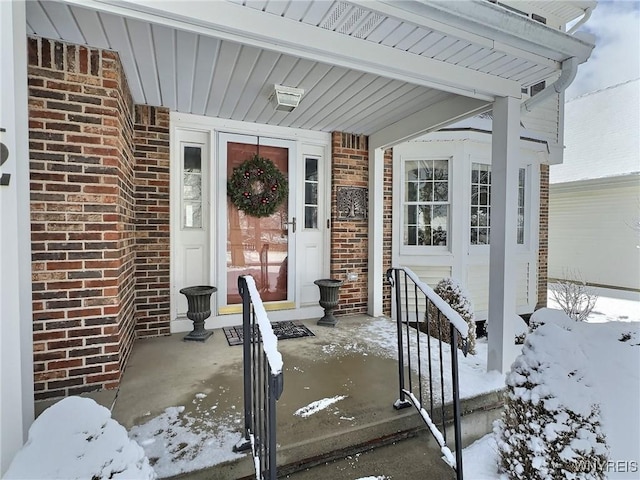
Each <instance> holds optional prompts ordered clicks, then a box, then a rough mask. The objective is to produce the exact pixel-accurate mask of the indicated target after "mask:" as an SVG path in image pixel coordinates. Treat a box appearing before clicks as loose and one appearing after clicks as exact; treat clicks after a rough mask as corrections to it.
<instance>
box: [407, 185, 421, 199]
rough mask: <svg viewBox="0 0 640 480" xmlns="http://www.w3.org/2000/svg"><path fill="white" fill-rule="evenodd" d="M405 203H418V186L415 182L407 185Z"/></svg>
mask: <svg viewBox="0 0 640 480" xmlns="http://www.w3.org/2000/svg"><path fill="white" fill-rule="evenodd" d="M405 201H407V202H416V201H418V184H417V183H416V182H409V183H407V194H406V198H405Z"/></svg>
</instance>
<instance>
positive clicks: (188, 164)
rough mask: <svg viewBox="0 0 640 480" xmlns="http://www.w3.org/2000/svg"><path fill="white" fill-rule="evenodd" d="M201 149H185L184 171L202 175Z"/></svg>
mask: <svg viewBox="0 0 640 480" xmlns="http://www.w3.org/2000/svg"><path fill="white" fill-rule="evenodd" d="M201 154H202V150H201V148H200V147H184V171H185V172H197V173H200V171H201V168H202V155H201Z"/></svg>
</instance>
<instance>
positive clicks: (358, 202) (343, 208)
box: [336, 187, 369, 220]
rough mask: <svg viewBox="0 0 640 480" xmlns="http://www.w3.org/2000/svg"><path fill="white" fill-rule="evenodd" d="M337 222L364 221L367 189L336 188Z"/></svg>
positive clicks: (366, 209) (367, 204)
mask: <svg viewBox="0 0 640 480" xmlns="http://www.w3.org/2000/svg"><path fill="white" fill-rule="evenodd" d="M336 197H337V202H338V219H339V220H365V219H366V218H367V213H368V208H369V203H368V198H367V189H366V188H363V187H338V188H337V192H336Z"/></svg>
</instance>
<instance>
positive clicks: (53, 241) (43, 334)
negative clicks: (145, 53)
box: [28, 38, 168, 399]
mask: <svg viewBox="0 0 640 480" xmlns="http://www.w3.org/2000/svg"><path fill="white" fill-rule="evenodd" d="M28 46H29V80H28V81H29V131H30V169H31V223H32V228H31V230H32V251H33V256H32V270H33V310H34V319H33V321H34V370H35V391H36V399H45V398H51V397H59V396H63V395H71V394H77V393H81V392H84V391H91V390H97V389H101V388H113V387H115V386H117V385H118V382H119V380H120V377H121V375H122V372H123V370H124V366H125V364H126V361H127V359H128V357H129V354H130V352H131V348H132V345H133V342H134V338H135V309H136V303H135V302H134V301H135V300H136V298H135V297H136V286H137V284H136V283H137V277H136V270H137V265H136V255H137V238H136V236H137V225H136V222H138V221H139V212H138V205H137V199H138V196H139V194H140V190H144V188H140V187H139V186H138V185H137V183H136V181H137V180H138V173H141V174H142V176H143V177H144V170H143V171H140V172H139V168H138V166H137V165H136V163H135V157H134V125H133V114H134V108H133V104H132V99H131V95H130V93H129V91H128V87H127V84H126V80H125V77H124V73H123V71H122V66H121V64H120V61H119V59H118V56H117V54H116V53H114V52H111V51H106V50H97V49H89V48H86V47H84V46H79V45H71V44H65V43H62V42H57V41H50V40H47V39H40V38H30V39H29V40H28ZM165 117H168V115H165ZM166 121H167V122H168V118H167V119H166ZM166 126H167V125H163V128H164V130H163V132H164V131H166ZM139 130H142V127H141V126H139V125H137V126H136V131H139ZM155 133H156V134H158V135H161V134H160V133H158V132H155ZM152 136H153V135H152ZM136 141H138V139H136ZM139 142H140V143H143V142H142V141H141V140H140V141H139ZM151 143H153V142H151ZM160 143H161V144H162V145H165V144H167V143H168V138H163V139H162V141H161V142H160ZM138 148H139V147H138V146H135V149H136V152H137V150H138ZM154 149H156V150H159V149H161V148H160V145H155V146H154ZM145 169H147V170H152V167H150V166H149V165H146V166H145ZM153 175H155V176H156V177H157V175H158V173H157V172H154V173H153ZM156 179H157V178H156ZM147 180H149V182H150V183H151V179H150V178H149V179H147ZM166 183H168V180H166ZM163 188H164V187H161V186H159V185H155V186H153V188H152V189H153V190H154V191H156V192H158V191H160V190H162V189H163ZM166 189H167V190H168V187H166ZM147 194H149V195H152V192H151V191H149V192H147ZM167 195H168V193H167ZM154 202H155V203H154V205H155V207H157V206H158V201H157V199H155V200H154ZM142 203H144V202H142ZM161 210H162V209H159V210H158V211H153V205H144V206H142V213H143V214H144V213H149V215H150V216H149V217H145V218H144V220H143V223H144V222H145V221H146V222H148V223H152V222H153V221H154V220H153V218H152V217H155V218H156V221H157V219H158V218H159V217H161V216H162V215H164V213H163V212H162V211H161ZM159 228H161V227H160V226H159V225H156V226H155V227H154V229H159ZM143 230H144V229H143ZM163 248H164V247H163ZM166 257H167V258H168V241H167V242H166ZM157 283H158V284H160V283H161V282H160V281H158V282H157ZM159 288H160V287H158V290H156V293H157V292H158V291H159ZM167 288H168V287H167ZM156 306H157V303H156ZM166 312H167V316H168V305H167V308H166ZM159 332H160V330H158V333H159Z"/></svg>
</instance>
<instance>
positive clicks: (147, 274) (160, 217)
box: [134, 105, 170, 336]
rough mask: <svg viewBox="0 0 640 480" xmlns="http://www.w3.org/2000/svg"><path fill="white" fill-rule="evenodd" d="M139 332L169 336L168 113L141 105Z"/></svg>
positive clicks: (137, 126)
mask: <svg viewBox="0 0 640 480" xmlns="http://www.w3.org/2000/svg"><path fill="white" fill-rule="evenodd" d="M134 143H135V159H136V167H135V179H136V186H135V196H136V244H137V252H136V292H137V293H136V330H137V332H138V335H139V336H154V335H165V334H169V333H170V325H169V324H170V313H169V110H168V109H166V108H158V107H149V106H146V105H136V108H135V125H134Z"/></svg>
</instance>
